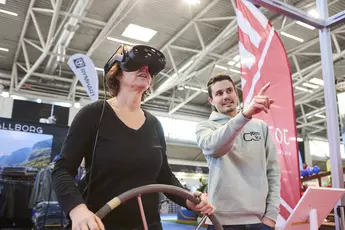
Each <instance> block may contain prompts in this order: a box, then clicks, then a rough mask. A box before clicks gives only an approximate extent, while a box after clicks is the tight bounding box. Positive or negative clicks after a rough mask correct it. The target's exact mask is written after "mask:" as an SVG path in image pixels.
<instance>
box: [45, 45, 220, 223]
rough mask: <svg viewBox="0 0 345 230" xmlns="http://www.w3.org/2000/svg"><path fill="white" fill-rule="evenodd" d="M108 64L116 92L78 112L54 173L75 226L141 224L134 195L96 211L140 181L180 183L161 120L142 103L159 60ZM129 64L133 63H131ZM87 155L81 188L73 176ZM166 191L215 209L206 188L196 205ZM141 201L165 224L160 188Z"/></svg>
mask: <svg viewBox="0 0 345 230" xmlns="http://www.w3.org/2000/svg"><path fill="white" fill-rule="evenodd" d="M130 50H131V47H128V46H125V47H123V46H122V47H120V48H119V49H118V50H117V52H116V54H115V56H116V55H117V54H120V55H121V54H124V55H125V54H128V52H129V51H130ZM152 50H154V49H152ZM155 52H159V51H155ZM138 56H139V54H138ZM144 56H145V57H147V55H144ZM113 57H114V56H113ZM128 58H129V56H128ZM163 58H164V56H163ZM160 60H162V59H160ZM109 63H111V64H109ZM133 63H134V62H133ZM136 63H138V62H136ZM130 64H132V63H130ZM107 65H110V66H108V67H105V69H106V83H107V87H108V89H109V91H110V93H111V95H112V96H113V98H111V99H109V100H107V101H106V103H104V105H105V107H104V111H103V110H102V108H103V102H101V101H99V102H95V103H92V104H89V105H87V106H85V107H83V108H82V109H81V110H80V111H79V112H78V114H77V115H76V117H75V118H74V120H73V122H72V124H71V127H70V129H69V132H68V134H67V137H66V140H65V142H64V145H63V148H62V153H61V157H60V158H59V159H58V160H57V162H56V163H55V168H54V171H53V174H52V177H53V183H54V187H55V191H56V194H57V197H58V200H59V203H60V206H61V207H62V209H63V210H64V211H65V213H67V214H69V217H70V219H71V221H72V229H78V230H87V229H105V228H106V229H135V228H141V227H142V221H141V215H140V210H139V207H138V203H137V201H136V199H132V200H130V201H128V202H126V203H124V204H121V205H120V206H119V207H117V208H116V209H114V210H113V211H112V212H111V213H110V214H108V215H107V216H106V217H105V218H104V219H103V220H102V221H101V220H100V219H99V218H98V217H97V216H96V215H95V214H94V213H95V212H96V211H97V210H98V209H99V208H101V207H102V206H103V205H104V204H105V203H106V202H108V201H109V200H110V199H112V198H113V197H115V196H117V195H119V194H121V193H123V192H125V191H128V190H130V189H133V188H136V187H139V186H143V185H148V184H157V183H158V184H169V185H174V186H178V187H181V188H182V185H181V184H180V182H179V181H178V180H177V179H176V177H175V176H174V174H173V173H172V171H171V169H170V168H169V165H168V161H167V155H166V153H165V151H166V143H165V140H164V133H163V129H162V126H161V124H160V122H159V121H158V119H157V118H156V117H154V116H153V115H151V114H150V113H148V112H147V111H144V110H142V109H141V108H140V104H141V101H142V98H143V95H144V94H145V92H146V91H147V90H148V89H149V87H150V85H151V81H152V77H151V74H150V72H151V73H152V69H157V68H154V67H157V66H155V65H154V64H152V66H147V65H142V66H141V67H140V68H139V69H137V70H135V71H130V72H129V71H124V69H126V68H125V67H124V65H122V62H121V61H115V62H111V61H108V63H107ZM107 65H106V66H107ZM164 65H165V60H164ZM130 66H131V69H133V65H130ZM163 68H164V66H163ZM161 69H162V68H160V69H159V71H160V70H161ZM108 70H109V71H108ZM126 70H128V69H126ZM156 73H157V71H156ZM156 73H155V74H156ZM102 112H103V114H102ZM101 114H102V116H101ZM100 117H102V120H101V122H100V124H99V120H100ZM98 125H99V128H98V129H97V127H98ZM97 130H99V132H98V138H97V144H96V147H95V150H94V140H95V136H96V132H97ZM93 151H94V154H93ZM83 158H85V163H86V167H87V169H88V170H87V172H88V173H87V175H86V177H85V178H86V179H88V178H89V176H90V164H91V163H90V162H93V163H92V167H91V175H92V179H91V184H90V185H89V186H86V188H85V189H84V192H83V193H81V192H80V191H79V190H78V188H77V186H76V185H75V182H74V180H73V178H74V176H75V175H76V173H77V169H78V167H79V165H80V163H81V161H82V159H83ZM167 196H168V198H169V199H171V200H172V201H174V202H175V203H177V204H179V205H181V206H184V207H186V208H189V209H192V210H195V211H200V212H202V213H204V214H208V215H211V214H213V212H214V207H213V206H212V205H211V204H210V203H208V201H207V196H206V194H203V195H202V196H201V198H202V202H201V203H200V204H199V205H197V206H195V205H194V204H193V203H192V202H190V201H188V200H185V199H183V198H181V197H176V196H174V195H168V194H167ZM85 200H86V201H85ZM142 202H143V207H144V210H145V216H146V220H147V223H148V225H149V229H161V224H160V215H159V210H158V207H159V199H158V194H157V193H155V194H148V195H143V196H142Z"/></svg>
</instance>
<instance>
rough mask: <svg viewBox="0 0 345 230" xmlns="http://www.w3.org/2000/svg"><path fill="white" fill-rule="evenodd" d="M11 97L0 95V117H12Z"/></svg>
mask: <svg viewBox="0 0 345 230" xmlns="http://www.w3.org/2000/svg"><path fill="white" fill-rule="evenodd" d="M12 110H13V98H12V97H1V96H0V117H4V118H12Z"/></svg>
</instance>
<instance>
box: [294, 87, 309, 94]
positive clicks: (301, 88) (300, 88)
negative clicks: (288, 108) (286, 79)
mask: <svg viewBox="0 0 345 230" xmlns="http://www.w3.org/2000/svg"><path fill="white" fill-rule="evenodd" d="M295 88H296V89H298V90H301V91H304V92H308V93H312V92H313V91H312V90H309V89H306V88H303V87H299V86H296V87H295Z"/></svg>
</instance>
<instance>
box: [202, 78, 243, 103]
mask: <svg viewBox="0 0 345 230" xmlns="http://www.w3.org/2000/svg"><path fill="white" fill-rule="evenodd" d="M224 80H228V81H230V82H231V83H232V85H233V87H234V89H235V90H236V86H235V83H234V81H233V80H232V79H231V77H230V76H229V75H225V74H219V75H216V76H214V77H211V78H210V80H209V81H208V82H207V91H208V96H209V97H210V98H212V89H211V87H212V85H213V84H214V83H216V82H217V81H224Z"/></svg>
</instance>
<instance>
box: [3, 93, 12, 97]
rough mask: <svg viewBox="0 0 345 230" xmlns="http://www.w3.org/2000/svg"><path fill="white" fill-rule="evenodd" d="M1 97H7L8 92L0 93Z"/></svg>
mask: <svg viewBox="0 0 345 230" xmlns="http://www.w3.org/2000/svg"><path fill="white" fill-rule="evenodd" d="M1 96H3V97H9V96H10V94H9V92H2V93H1Z"/></svg>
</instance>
